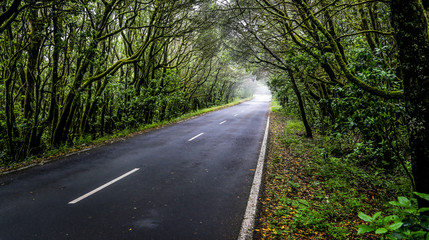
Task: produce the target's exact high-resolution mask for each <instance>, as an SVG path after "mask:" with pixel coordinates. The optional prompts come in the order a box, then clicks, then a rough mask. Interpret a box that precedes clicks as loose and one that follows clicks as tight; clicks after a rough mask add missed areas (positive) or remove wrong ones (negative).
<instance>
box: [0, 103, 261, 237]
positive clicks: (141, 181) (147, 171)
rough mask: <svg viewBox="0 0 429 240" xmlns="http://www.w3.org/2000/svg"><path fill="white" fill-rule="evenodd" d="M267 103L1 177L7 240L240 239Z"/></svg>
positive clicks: (1, 232) (0, 223) (0, 227)
mask: <svg viewBox="0 0 429 240" xmlns="http://www.w3.org/2000/svg"><path fill="white" fill-rule="evenodd" d="M268 108H269V97H267V96H266V95H258V96H256V97H255V98H254V99H253V100H251V101H248V102H245V103H242V104H239V105H236V106H234V107H230V108H226V109H222V110H219V111H216V112H212V113H208V114H205V115H203V116H201V117H198V118H194V119H191V120H187V121H184V122H181V123H178V124H174V125H171V126H168V127H165V128H162V129H158V130H154V131H151V132H148V133H145V134H142V135H139V136H136V137H133V138H130V139H127V140H125V141H120V142H116V143H113V144H111V145H108V146H103V147H99V148H95V149H91V150H89V151H85V152H81V153H78V154H75V155H72V156H69V157H66V158H64V159H62V160H59V161H56V162H53V163H50V164H46V165H44V166H38V167H34V168H31V169H27V170H25V171H21V172H17V173H12V174H8V175H5V176H2V177H0V216H1V217H0V240H16V239H44V240H48V239H55V240H61V239H85V240H88V239H97V240H98V239H103V240H108V239H115V240H118V239H127V240H132V239H236V238H237V236H238V234H239V231H240V226H241V221H242V219H243V215H244V212H245V209H246V203H247V197H248V196H249V192H250V187H251V185H252V180H253V175H254V171H255V168H256V163H257V160H258V155H259V150H260V146H261V142H262V139H263V134H264V130H265V124H266V121H267V115H268Z"/></svg>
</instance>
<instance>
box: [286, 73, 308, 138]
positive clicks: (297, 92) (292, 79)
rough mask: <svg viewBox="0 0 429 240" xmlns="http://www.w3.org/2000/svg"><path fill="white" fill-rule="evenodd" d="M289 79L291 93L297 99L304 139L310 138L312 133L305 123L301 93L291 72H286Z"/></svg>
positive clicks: (305, 117)
mask: <svg viewBox="0 0 429 240" xmlns="http://www.w3.org/2000/svg"><path fill="white" fill-rule="evenodd" d="M288 74H289V78H290V81H291V83H292V88H293V91H294V92H295V95H296V97H297V98H298V105H299V111H300V112H301V117H302V122H303V123H304V127H305V132H306V135H305V136H306V137H308V138H312V137H313V132H312V130H311V127H310V124H308V121H307V115H306V114H305V108H304V101H302V97H301V92H300V91H299V89H298V86H297V85H296V81H295V77H294V76H293V72H292V70H288Z"/></svg>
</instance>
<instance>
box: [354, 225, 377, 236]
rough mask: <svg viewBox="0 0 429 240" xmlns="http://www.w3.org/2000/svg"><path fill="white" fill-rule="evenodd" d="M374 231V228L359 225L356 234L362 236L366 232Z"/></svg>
mask: <svg viewBox="0 0 429 240" xmlns="http://www.w3.org/2000/svg"><path fill="white" fill-rule="evenodd" d="M371 231H374V228H373V227H371V226H367V225H359V226H358V234H364V233H367V232H371Z"/></svg>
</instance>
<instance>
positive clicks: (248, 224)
mask: <svg viewBox="0 0 429 240" xmlns="http://www.w3.org/2000/svg"><path fill="white" fill-rule="evenodd" d="M269 125H270V117H268V118H267V126H266V128H265V134H264V140H263V141H262V145H261V151H260V152H259V159H258V164H257V166H256V171H255V177H254V178H253V183H252V189H251V190H250V195H249V200H248V201H247V207H246V212H245V214H244V218H243V222H242V224H241V230H240V234H239V235H238V238H237V240H250V239H253V228H254V225H255V217H256V208H257V205H258V197H259V192H260V190H261V183H262V174H263V169H264V161H265V151H266V148H267V139H268V129H269Z"/></svg>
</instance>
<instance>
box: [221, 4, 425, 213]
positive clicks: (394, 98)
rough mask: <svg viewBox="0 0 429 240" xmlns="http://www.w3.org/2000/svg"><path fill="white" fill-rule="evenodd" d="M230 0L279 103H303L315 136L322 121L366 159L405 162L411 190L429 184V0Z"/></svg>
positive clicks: (380, 165)
mask: <svg viewBox="0 0 429 240" xmlns="http://www.w3.org/2000/svg"><path fill="white" fill-rule="evenodd" d="M225 4H226V3H225ZM226 5H227V6H228V7H229V8H230V9H231V12H233V14H234V19H233V20H231V25H230V31H231V34H230V36H231V38H229V39H228V43H229V44H230V46H232V47H231V48H233V49H234V51H235V53H237V55H236V56H237V57H239V58H241V59H243V56H245V60H246V61H247V62H248V63H249V62H250V63H252V64H253V66H256V65H257V66H259V69H258V70H259V71H258V72H260V73H261V75H262V74H264V75H265V76H267V75H268V76H269V77H270V82H269V84H270V86H271V89H272V90H273V91H274V93H275V95H276V97H277V98H278V99H279V101H280V104H281V105H282V106H284V107H285V108H292V109H296V111H297V112H299V114H300V116H301V119H302V121H303V124H304V127H305V130H306V131H305V132H306V136H307V137H308V138H311V137H312V136H313V135H314V134H313V131H315V130H316V131H317V132H319V133H321V134H325V135H331V136H336V137H338V138H347V139H349V141H351V142H354V143H355V148H354V149H349V150H348V151H355V150H356V149H357V150H358V152H359V154H361V155H362V157H361V158H359V161H360V164H361V166H362V167H366V168H368V167H370V168H377V169H383V174H390V173H393V172H395V171H397V170H398V169H400V171H403V172H404V174H406V175H408V176H409V178H410V179H411V184H410V189H413V190H414V191H417V192H421V193H427V192H429V178H428V177H427V171H428V169H429V168H428V167H429V128H428V127H427V126H428V123H427V121H428V119H429V109H428V107H427V106H429V94H428V86H429V85H428V81H427V76H428V74H429V64H428V63H429V62H428V59H429V58H428V55H429V52H428V51H429V36H428V18H427V13H428V12H427V7H428V2H427V1H418V0H413V1H400V0H391V1H383V0H379V1H360V0H322V1H312V0H253V1H250V0H241V1H238V0H237V1H231V3H230V4H226ZM342 154H343V153H338V155H342ZM398 171H399V170H398ZM418 199H419V205H420V207H429V202H428V201H427V200H425V199H424V198H418ZM426 214H427V212H426Z"/></svg>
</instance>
